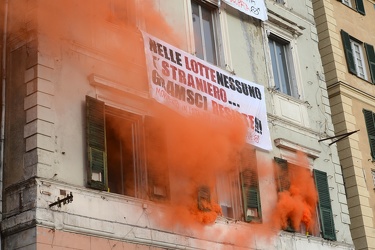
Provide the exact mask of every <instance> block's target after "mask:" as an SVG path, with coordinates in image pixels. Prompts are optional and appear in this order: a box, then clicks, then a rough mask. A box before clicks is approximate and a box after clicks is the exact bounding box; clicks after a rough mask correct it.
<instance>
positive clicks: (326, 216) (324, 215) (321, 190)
mask: <svg viewBox="0 0 375 250" xmlns="http://www.w3.org/2000/svg"><path fill="white" fill-rule="evenodd" d="M275 161H276V163H277V166H278V169H277V171H275V183H276V189H277V192H278V193H279V192H284V191H290V190H291V189H290V187H291V183H292V182H293V178H296V176H295V175H294V171H296V170H297V168H301V167H300V166H297V165H294V164H291V163H289V162H287V161H286V160H284V159H280V158H277V157H275ZM313 175H314V181H315V186H316V189H317V192H318V211H317V212H318V213H317V216H318V217H319V222H320V223H319V224H316V225H315V228H314V229H313V230H311V229H308V228H306V225H305V224H304V223H303V222H301V223H300V227H299V228H293V223H292V218H288V220H287V221H288V224H287V226H286V227H285V228H284V230H285V231H289V232H298V233H303V234H312V235H316V236H317V234H318V232H319V231H321V232H320V233H321V235H322V237H323V238H325V239H330V240H336V234H335V229H334V223H333V214H332V208H331V199H330V195H329V188H328V181H327V174H326V173H325V172H322V171H319V170H316V169H314V170H313ZM319 228H320V229H319Z"/></svg>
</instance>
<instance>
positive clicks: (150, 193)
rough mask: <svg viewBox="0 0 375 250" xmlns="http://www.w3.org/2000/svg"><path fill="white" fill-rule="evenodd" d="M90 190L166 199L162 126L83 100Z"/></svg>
mask: <svg viewBox="0 0 375 250" xmlns="http://www.w3.org/2000/svg"><path fill="white" fill-rule="evenodd" d="M86 131H87V136H86V137H87V151H88V171H87V173H88V175H87V183H88V186H89V187H90V188H94V189H99V190H104V191H109V192H112V193H117V194H122V195H126V196H131V197H136V198H142V199H150V200H166V199H169V179H168V163H167V157H166V145H165V135H164V133H163V126H162V125H161V124H160V123H158V122H157V121H156V119H155V118H152V117H147V116H141V115H138V114H134V113H130V112H127V111H124V110H120V109H117V108H113V107H110V106H107V105H105V103H104V102H101V101H99V100H97V99H94V98H92V97H89V96H86Z"/></svg>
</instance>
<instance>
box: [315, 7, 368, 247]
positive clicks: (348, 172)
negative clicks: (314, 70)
mask: <svg viewBox="0 0 375 250" xmlns="http://www.w3.org/2000/svg"><path fill="white" fill-rule="evenodd" d="M374 5H375V2H374V1H362V0H356V1H344V0H342V1H313V6H314V13H315V20H316V25H317V29H318V37H319V49H320V54H321V57H322V62H323V67H324V73H325V79H326V83H327V88H328V94H329V99H330V104H331V110H332V120H333V123H334V127H335V134H336V135H346V136H341V140H340V141H338V142H337V147H338V152H339V157H340V165H341V168H342V171H343V175H344V181H345V187H346V194H347V199H348V207H349V215H350V219H351V226H350V229H351V234H352V238H353V241H354V244H355V247H356V249H374V248H375V241H374V202H375V197H374V183H375V182H374V176H375V175H374V174H375V172H374V157H375V155H374V152H375V151H374V143H373V136H374V113H373V112H374V90H375V89H374V83H375V54H374V46H375V33H374V32H372V30H373V24H374V21H375V11H374ZM343 17H345V18H343ZM339 138H340V137H339Z"/></svg>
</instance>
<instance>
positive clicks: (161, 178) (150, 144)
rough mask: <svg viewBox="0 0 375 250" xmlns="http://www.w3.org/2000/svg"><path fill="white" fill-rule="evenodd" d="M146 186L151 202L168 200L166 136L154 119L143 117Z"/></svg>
mask: <svg viewBox="0 0 375 250" xmlns="http://www.w3.org/2000/svg"><path fill="white" fill-rule="evenodd" d="M145 133H146V151H147V152H146V155H147V184H148V189H149V196H150V199H151V200H159V201H160V200H167V199H169V195H170V190H169V175H168V173H169V172H168V160H167V145H166V140H165V138H166V134H165V130H164V127H163V126H162V124H161V123H160V122H158V121H157V120H156V119H155V118H152V117H148V116H147V117H145Z"/></svg>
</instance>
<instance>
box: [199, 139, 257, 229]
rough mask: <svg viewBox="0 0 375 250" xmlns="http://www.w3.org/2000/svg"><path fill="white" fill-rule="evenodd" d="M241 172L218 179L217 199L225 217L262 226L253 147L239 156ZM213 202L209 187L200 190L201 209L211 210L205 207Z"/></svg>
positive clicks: (223, 175) (238, 162)
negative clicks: (258, 223) (259, 223)
mask: <svg viewBox="0 0 375 250" xmlns="http://www.w3.org/2000/svg"><path fill="white" fill-rule="evenodd" d="M236 164H237V167H238V168H237V171H233V173H226V174H222V175H220V176H217V177H216V187H215V189H216V190H215V191H216V193H215V195H216V199H215V200H217V202H218V204H219V205H220V207H221V210H222V216H223V217H226V218H230V219H235V220H241V221H246V222H261V220H262V211H261V201H260V193H259V180H258V171H257V165H256V157H255V150H254V149H252V148H251V147H250V146H248V147H245V149H244V150H243V151H242V152H241V153H240V154H239V155H238V160H237V163H236ZM211 199H212V196H211V191H210V189H209V187H207V186H201V187H200V188H199V190H198V207H199V209H200V210H202V211H206V210H207V206H205V204H206V203H207V202H208V203H209V201H210V200H211Z"/></svg>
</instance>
